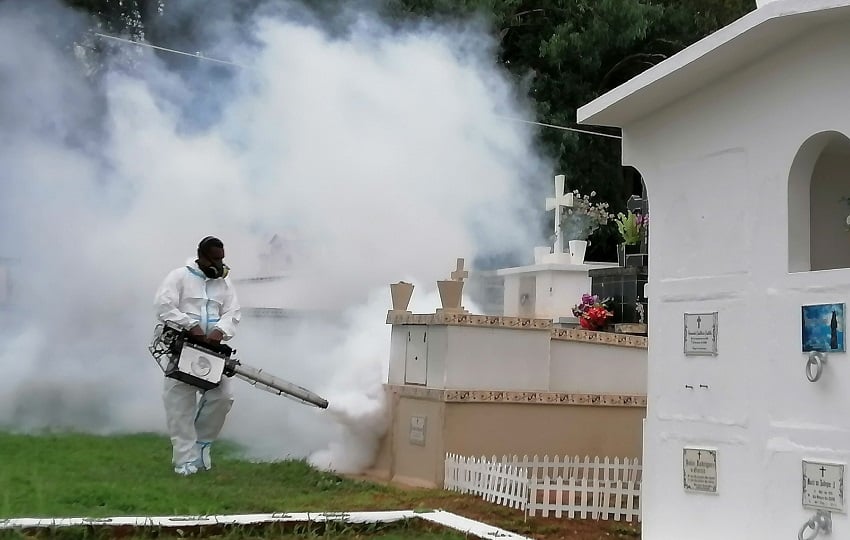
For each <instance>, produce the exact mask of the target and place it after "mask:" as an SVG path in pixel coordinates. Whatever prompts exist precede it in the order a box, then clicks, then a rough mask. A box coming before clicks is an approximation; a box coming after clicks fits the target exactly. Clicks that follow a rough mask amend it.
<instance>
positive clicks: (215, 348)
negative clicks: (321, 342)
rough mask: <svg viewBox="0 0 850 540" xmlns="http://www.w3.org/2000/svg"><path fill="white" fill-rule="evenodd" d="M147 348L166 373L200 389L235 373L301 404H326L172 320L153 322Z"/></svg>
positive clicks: (217, 383)
mask: <svg viewBox="0 0 850 540" xmlns="http://www.w3.org/2000/svg"><path fill="white" fill-rule="evenodd" d="M148 350H149V351H150V353H151V355H153V357H154V360H156V363H157V364H159V367H160V369H162V371H163V373H165V376H166V377H171V378H172V379H177V380H178V381H183V382H185V383H187V384H191V385H192V386H195V387H197V388H200V389H202V390H210V389H212V388H215V387H217V386H218V385H219V384H221V379H222V377H233V376H235V377H236V378H238V379H242V380H243V381H246V382H248V383H249V384H251V385H252V386H254V387H255V388H259V389H260V390H265V391H266V392H271V393H272V394H276V395H279V396H285V397H288V398H290V399H294V400H295V401H298V402H301V403H303V404H305V405H312V406H314V407H319V408H321V409H327V408H328V402H327V400H326V399H324V398H323V397H321V396H319V395H318V394H316V393H314V392H311V391H310V390H307V389H306V388H304V387H302V386H298V385H297V384H293V383H291V382H289V381H285V380H283V379H281V378H278V377H275V376H274V375H272V374H270V373H266V372H265V371H263V370H262V369H259V368H255V367H252V366H247V365H245V364H243V363H241V362H240V361H239V360H237V359H236V357H235V356H234V355H235V353H236V350H235V349H232V348H231V347H230V346H229V345H223V344H214V343H209V342H207V341H204V340H202V339H198V338H196V337H194V336H191V335H190V334H189V333H188V332H187V331H186V330H183V329H182V328H179V327H177V326H176V325H174V324H172V323H165V324H160V325H157V327H156V330H155V331H154V337H153V341H152V342H151V344H150V347H148Z"/></svg>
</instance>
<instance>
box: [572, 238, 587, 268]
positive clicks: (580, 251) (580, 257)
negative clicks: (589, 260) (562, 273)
mask: <svg viewBox="0 0 850 540" xmlns="http://www.w3.org/2000/svg"><path fill="white" fill-rule="evenodd" d="M586 251H587V240H570V262H571V263H572V264H584V254H585V252H586Z"/></svg>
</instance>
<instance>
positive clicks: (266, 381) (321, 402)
mask: <svg viewBox="0 0 850 540" xmlns="http://www.w3.org/2000/svg"><path fill="white" fill-rule="evenodd" d="M231 369H232V370H233V372H234V373H235V376H236V377H239V378H240V379H242V380H243V381H246V382H248V383H249V384H251V385H253V386H255V387H257V388H259V389H260V390H265V391H266V392H271V393H272V394H276V395H279V396H285V397H288V398H291V399H295V400H296V401H301V402H303V403H306V404H309V405H315V406H316V407H319V408H322V409H327V408H328V402H327V400H326V399H324V398H322V397H321V396H319V395H318V394H316V393H314V392H311V391H310V390H307V389H306V388H304V387H303V386H298V385H297V384H293V383H291V382H289V381H284V380H283V379H281V378H279V377H275V376H274V375H272V374H270V373H266V372H265V371H263V370H262V369H259V368H255V367H251V366H246V365H245V364H241V363H239V364H235V365H233V366H232V367H231Z"/></svg>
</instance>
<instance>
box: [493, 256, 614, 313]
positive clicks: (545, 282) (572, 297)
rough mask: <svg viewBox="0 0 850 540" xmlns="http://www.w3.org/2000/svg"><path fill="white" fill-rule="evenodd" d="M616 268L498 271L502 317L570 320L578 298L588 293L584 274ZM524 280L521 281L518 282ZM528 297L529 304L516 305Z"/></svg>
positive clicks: (549, 266) (544, 267)
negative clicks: (502, 281) (501, 284)
mask: <svg viewBox="0 0 850 540" xmlns="http://www.w3.org/2000/svg"><path fill="white" fill-rule="evenodd" d="M609 266H616V265H605V264H595V265H592V266H591V265H552V264H542V265H535V266H527V267H520V268H511V269H505V270H500V271H499V273H500V275H503V276H504V278H505V301H504V315H505V316H508V317H535V318H538V319H557V318H559V317H572V307H573V306H574V305H576V304H578V303H579V302H580V301H581V295H582V294H585V293H590V283H591V280H590V277H589V276H588V270H591V269H593V268H608V267H609ZM522 280H525V281H522ZM523 293H529V302H530V303H526V305H520V296H521V295H522V294H523Z"/></svg>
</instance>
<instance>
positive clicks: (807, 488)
mask: <svg viewBox="0 0 850 540" xmlns="http://www.w3.org/2000/svg"><path fill="white" fill-rule="evenodd" d="M803 506H804V507H806V508H810V509H812V510H827V511H830V512H841V513H844V512H845V511H846V510H845V508H844V465H838V464H835V463H817V462H814V461H803Z"/></svg>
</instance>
